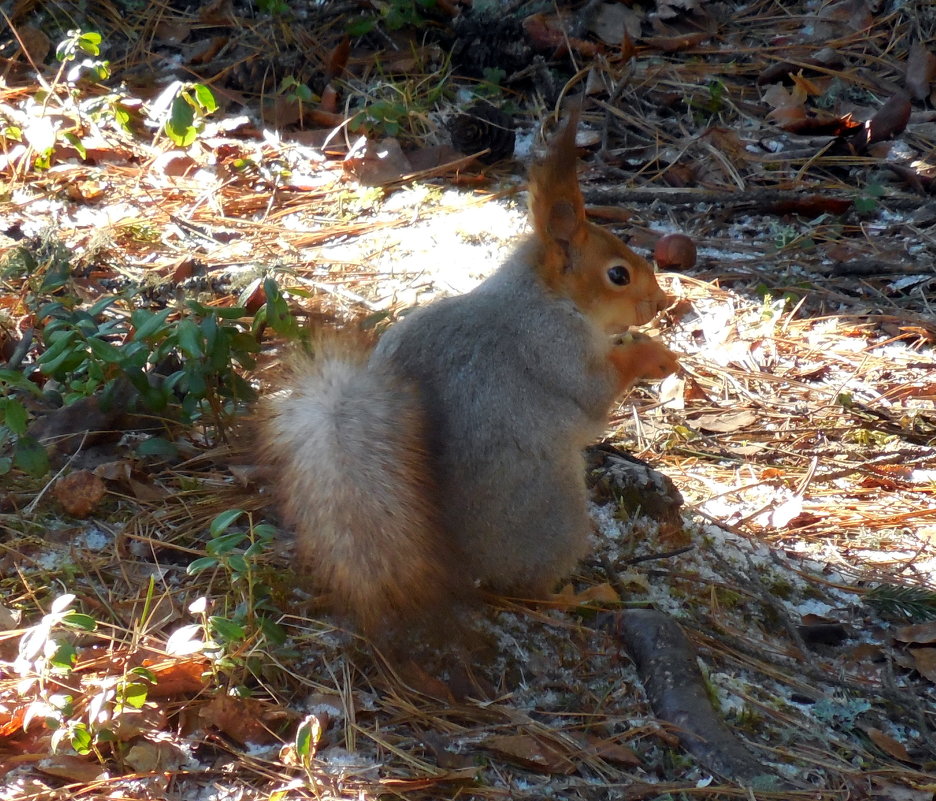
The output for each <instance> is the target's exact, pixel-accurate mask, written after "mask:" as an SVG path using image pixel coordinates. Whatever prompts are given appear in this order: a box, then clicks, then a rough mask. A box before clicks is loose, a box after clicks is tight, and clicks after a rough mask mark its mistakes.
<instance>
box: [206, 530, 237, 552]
mask: <svg viewBox="0 0 936 801" xmlns="http://www.w3.org/2000/svg"><path fill="white" fill-rule="evenodd" d="M246 537H247V535H246V534H245V533H244V532H243V531H232V532H231V533H230V534H221V535H219V536H217V537H214V538H213V539H210V540H208V544H207V545H206V546H205V549H206V550H207V551H208V553H210V554H215V555H216V556H223V555H224V554H228V553H230V552H231V551H233V550H234V549H235V548H238V547H239V546H240V544H241V543H242V542H243V541H244V539H245V538H246Z"/></svg>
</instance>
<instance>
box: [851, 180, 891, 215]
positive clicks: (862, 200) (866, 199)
mask: <svg viewBox="0 0 936 801" xmlns="http://www.w3.org/2000/svg"><path fill="white" fill-rule="evenodd" d="M883 195H884V187H883V186H881V185H880V184H877V183H871V184H868V185H867V186H866V187H865V188H864V190H863V191H862V192H860V193H859V194H858V195H856V196H855V204H854V205H855V211H857V212H858V213H859V214H868V213H870V212H872V211H877V208H878V204H879V201H880V199H881V197H883Z"/></svg>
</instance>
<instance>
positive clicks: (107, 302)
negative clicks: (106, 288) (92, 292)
mask: <svg viewBox="0 0 936 801" xmlns="http://www.w3.org/2000/svg"><path fill="white" fill-rule="evenodd" d="M116 302H117V298H116V297H114V296H113V295H109V296H107V297H104V298H99V299H98V300H96V301H95V302H94V303H93V304H91V305H90V306H89V307H88V315H89V316H90V317H97V316H98V315H99V314H101V312H103V311H104V310H105V309H106V308H107V307H108V306H112V305H113V304H114V303H116Z"/></svg>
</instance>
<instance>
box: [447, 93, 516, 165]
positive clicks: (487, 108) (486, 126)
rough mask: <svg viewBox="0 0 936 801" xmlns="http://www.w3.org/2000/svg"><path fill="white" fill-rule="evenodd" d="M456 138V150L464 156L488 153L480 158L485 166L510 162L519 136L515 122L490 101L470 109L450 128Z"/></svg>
mask: <svg viewBox="0 0 936 801" xmlns="http://www.w3.org/2000/svg"><path fill="white" fill-rule="evenodd" d="M448 129H449V133H450V134H451V135H452V146H453V147H455V149H456V150H460V151H461V152H462V153H466V154H467V153H477V152H478V151H480V150H484V149H486V148H487V149H488V150H489V151H490V152H489V153H485V154H484V155H483V156H480V157H479V158H480V160H481V161H482V162H484V163H485V164H493V163H494V162H495V161H500V160H501V159H506V158H510V157H511V156H512V155H513V152H514V142H515V141H516V138H517V136H516V132H515V131H514V126H513V120H511V119H510V117H509V116H508V115H507V114H505V113H504V112H503V111H501V110H500V109H499V108H497V107H495V106H492V105H491V104H490V103H488V102H487V101H480V102H478V103H475V104H474V105H473V106H471V107H469V108H468V109H467V110H466V111H464V112H463V113H462V114H459V115H458V116H457V117H455V118H454V119H452V120H451V121H450V122H449V124H448Z"/></svg>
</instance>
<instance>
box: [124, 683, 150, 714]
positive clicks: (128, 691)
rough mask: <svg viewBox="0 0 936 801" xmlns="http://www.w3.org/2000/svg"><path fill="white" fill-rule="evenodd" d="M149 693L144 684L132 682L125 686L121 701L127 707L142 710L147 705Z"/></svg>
mask: <svg viewBox="0 0 936 801" xmlns="http://www.w3.org/2000/svg"><path fill="white" fill-rule="evenodd" d="M148 692H149V688H148V687H147V686H146V685H145V684H143V683H142V682H138V681H131V682H128V683H127V684H125V685H124V686H123V693H122V696H123V698H122V699H121V700H122V701H123V703H125V704H126V705H127V706H131V707H133V708H134V709H140V708H141V707H142V706H143V704H145V703H146V695H147V693H148Z"/></svg>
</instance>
